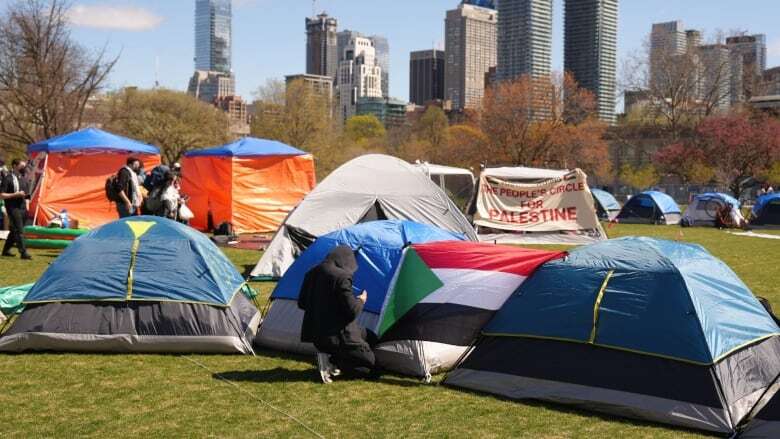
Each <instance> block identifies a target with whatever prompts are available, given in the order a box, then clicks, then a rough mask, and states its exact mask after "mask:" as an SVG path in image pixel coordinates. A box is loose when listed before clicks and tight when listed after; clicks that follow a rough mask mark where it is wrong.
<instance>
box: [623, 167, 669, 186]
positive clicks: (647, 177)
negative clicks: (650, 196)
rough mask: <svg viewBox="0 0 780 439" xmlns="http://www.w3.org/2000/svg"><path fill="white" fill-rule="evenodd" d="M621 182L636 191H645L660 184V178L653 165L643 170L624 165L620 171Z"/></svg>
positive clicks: (642, 168)
mask: <svg viewBox="0 0 780 439" xmlns="http://www.w3.org/2000/svg"><path fill="white" fill-rule="evenodd" d="M620 180H621V181H622V182H623V183H624V184H627V185H629V186H631V187H633V188H634V189H639V190H644V189H647V188H649V187H652V186H654V185H656V184H658V181H659V180H660V178H659V177H658V172H657V171H656V169H655V167H654V166H653V165H645V166H642V167H641V168H634V167H632V166H631V165H624V166H623V167H622V168H621V169H620Z"/></svg>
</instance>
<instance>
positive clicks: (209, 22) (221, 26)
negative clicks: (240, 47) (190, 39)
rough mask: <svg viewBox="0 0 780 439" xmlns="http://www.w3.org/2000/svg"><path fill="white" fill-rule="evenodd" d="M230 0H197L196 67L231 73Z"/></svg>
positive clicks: (231, 35) (231, 32)
mask: <svg viewBox="0 0 780 439" xmlns="http://www.w3.org/2000/svg"><path fill="white" fill-rule="evenodd" d="M232 17H233V14H232V8H231V0H195V70H202V71H207V72H221V73H230V71H231V63H232V50H233V30H232V29H233V27H232Z"/></svg>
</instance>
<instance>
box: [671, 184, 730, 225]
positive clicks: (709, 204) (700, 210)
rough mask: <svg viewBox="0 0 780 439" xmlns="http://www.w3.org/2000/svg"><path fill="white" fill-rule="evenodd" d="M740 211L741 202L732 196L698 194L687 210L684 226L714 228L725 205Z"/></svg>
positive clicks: (713, 193) (683, 219)
mask: <svg viewBox="0 0 780 439" xmlns="http://www.w3.org/2000/svg"><path fill="white" fill-rule="evenodd" d="M727 204H728V205H730V206H732V208H733V209H737V210H739V208H740V202H739V200H737V199H736V198H734V197H732V196H731V195H728V194H724V193H720V192H707V193H704V194H698V195H696V196H695V197H694V198H693V201H691V204H690V205H688V208H687V209H685V213H684V214H683V217H682V224H683V225H685V226H702V225H704V226H714V225H715V219H716V218H717V217H718V211H719V210H720V209H722V208H723V207H724V206H725V205H727Z"/></svg>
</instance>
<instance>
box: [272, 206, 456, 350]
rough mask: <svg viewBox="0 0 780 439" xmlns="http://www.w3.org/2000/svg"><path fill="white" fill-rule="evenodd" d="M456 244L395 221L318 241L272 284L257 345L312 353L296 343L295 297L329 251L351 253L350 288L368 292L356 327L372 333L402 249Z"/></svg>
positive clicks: (298, 315) (450, 236)
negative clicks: (342, 248) (353, 267)
mask: <svg viewBox="0 0 780 439" xmlns="http://www.w3.org/2000/svg"><path fill="white" fill-rule="evenodd" d="M461 239H464V238H463V235H462V234H459V233H454V232H449V231H445V230H442V229H439V228H437V227H433V226H429V225H424V224H418V223H414V222H411V221H399V220H394V221H372V222H369V223H365V224H358V225H355V226H352V227H347V228H345V229H341V230H337V231H335V232H332V233H329V234H327V235H325V236H322V237H320V238H319V239H317V240H316V241H315V242H314V243H313V244H312V245H311V246H310V247H309V248H308V249H306V251H305V252H304V253H303V254H302V255H301V256H300V257H299V258H298V259H297V260H296V261H295V262H294V263H293V265H292V266H291V267H290V269H289V270H287V273H286V274H285V275H284V277H283V278H282V279H281V280H280V281H279V283H278V284H277V285H276V288H275V289H274V292H273V294H272V295H271V307H270V308H269V310H268V314H267V315H266V317H265V320H264V322H263V326H262V327H261V328H260V332H259V333H258V336H257V343H258V344H260V345H262V346H265V347H269V348H273V349H279V350H282V351H287V352H298V353H313V352H315V351H314V347H313V346H312V345H310V344H303V343H301V322H302V321H303V311H301V310H300V309H298V304H297V303H298V295H299V293H300V290H301V285H302V284H303V278H304V277H305V276H306V273H308V272H309V270H311V269H312V268H314V267H315V266H316V265H317V264H319V263H321V262H322V261H324V260H325V257H326V256H328V254H329V253H330V251H331V250H333V249H334V248H335V247H337V246H339V245H346V246H349V247H351V248H352V249H353V250H355V256H356V259H357V262H358V270H357V272H356V273H355V275H354V277H353V287H354V289H355V292H356V293H357V294H359V293H360V292H361V291H363V290H365V291H366V292H367V293H368V301H367V302H366V305H365V306H364V308H363V313H362V314H361V316H360V318H359V320H360V322H361V324H362V326H364V327H366V328H369V329H373V328H375V327H376V322H377V319H378V317H379V312H380V310H381V308H382V304H383V303H384V298H385V294H387V289H388V285H389V284H390V279H391V278H392V276H393V273H394V272H395V268H396V266H397V264H398V262H399V261H400V259H401V255H402V252H403V249H404V247H405V246H407V245H409V244H416V243H423V242H433V241H450V240H461Z"/></svg>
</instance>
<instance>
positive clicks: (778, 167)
mask: <svg viewBox="0 0 780 439" xmlns="http://www.w3.org/2000/svg"><path fill="white" fill-rule="evenodd" d="M763 177H764V180H766V182H767V183H769V184H771V185H772V186H774V187H778V186H780V160H778V161H775V162H774V163H773V164H772V166H770V167H769V169H768V170H767V171H766V172H765V173H764V175H763Z"/></svg>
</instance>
